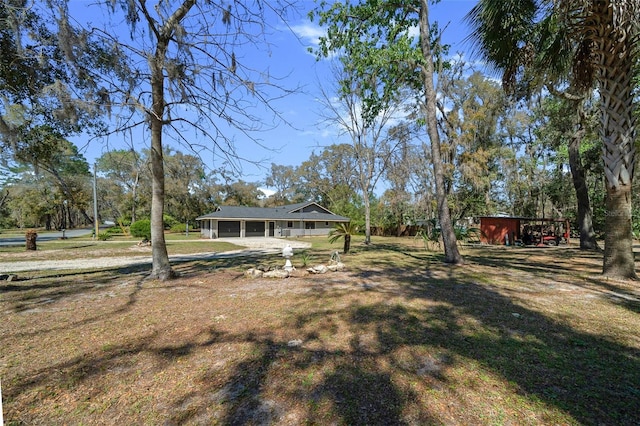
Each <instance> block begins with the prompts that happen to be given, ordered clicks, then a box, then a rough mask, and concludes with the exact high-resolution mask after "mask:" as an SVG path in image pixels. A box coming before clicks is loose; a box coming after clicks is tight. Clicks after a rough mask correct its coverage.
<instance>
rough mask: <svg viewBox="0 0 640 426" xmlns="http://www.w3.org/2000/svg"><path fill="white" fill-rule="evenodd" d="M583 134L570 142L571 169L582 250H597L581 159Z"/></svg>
mask: <svg viewBox="0 0 640 426" xmlns="http://www.w3.org/2000/svg"><path fill="white" fill-rule="evenodd" d="M582 136H583V132H581V131H580V132H576V133H575V134H574V135H573V136H572V138H571V142H569V168H570V169H571V176H572V177H573V187H574V189H575V190H576V199H577V200H578V227H579V228H580V249H581V250H596V249H598V243H597V242H596V233H595V231H594V230H593V215H592V213H591V203H590V201H589V189H588V188H587V178H586V172H585V170H584V167H583V166H582V159H581V158H580V139H581V138H582Z"/></svg>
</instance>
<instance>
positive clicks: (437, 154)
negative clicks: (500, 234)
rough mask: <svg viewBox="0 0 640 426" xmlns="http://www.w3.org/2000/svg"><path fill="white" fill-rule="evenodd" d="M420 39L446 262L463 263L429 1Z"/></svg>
mask: <svg viewBox="0 0 640 426" xmlns="http://www.w3.org/2000/svg"><path fill="white" fill-rule="evenodd" d="M420 40H421V49H422V55H423V57H424V64H423V66H422V79H423V82H424V91H425V103H424V105H423V109H424V114H425V119H426V123H427V132H428V133H429V139H430V140H431V161H432V164H433V174H434V177H435V184H436V198H437V203H438V219H439V220H440V229H441V232H442V242H443V244H444V260H445V262H447V263H452V264H462V263H463V259H462V255H461V254H460V251H459V250H458V244H457V241H456V234H455V232H454V229H453V223H452V221H451V212H450V211H449V204H447V194H446V190H445V184H444V168H443V167H442V156H441V149H440V135H439V134H438V119H437V116H436V92H435V89H434V80H433V73H434V71H433V57H432V53H431V44H430V28H429V3H428V0H421V1H420Z"/></svg>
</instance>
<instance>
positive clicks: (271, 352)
mask: <svg viewBox="0 0 640 426" xmlns="http://www.w3.org/2000/svg"><path fill="white" fill-rule="evenodd" d="M307 241H311V242H312V243H313V246H312V248H310V249H307V250H297V251H295V254H294V257H293V259H292V261H293V264H294V265H295V266H296V267H297V268H298V269H297V271H296V272H295V273H294V275H293V276H292V277H290V278H288V279H284V280H283V279H278V280H268V279H250V278H246V277H244V276H243V272H244V271H245V270H246V269H247V268H248V267H250V266H253V265H255V264H256V263H264V264H268V265H273V266H278V265H279V266H281V265H282V263H283V260H282V257H281V256H278V255H271V256H265V257H261V258H225V259H215V260H206V261H204V260H201V261H190V262H183V263H179V264H175V265H174V267H175V268H176V270H177V271H178V272H180V274H181V276H180V278H178V279H176V280H173V281H169V282H159V281H154V280H149V279H147V278H146V277H147V276H148V274H149V272H150V271H149V267H148V266H147V267H135V268H133V267H132V268H116V269H112V270H101V271H82V272H79V271H68V272H65V271H55V273H47V272H46V271H42V272H39V273H37V274H31V275H29V274H27V275H25V277H24V279H23V280H19V281H15V282H1V281H0V291H1V292H2V299H0V310H1V311H2V312H3V321H2V322H0V338H1V339H2V340H1V341H2V350H1V351H0V377H1V378H2V391H3V398H4V399H3V402H4V419H5V422H6V423H7V424H9V425H18V424H149V425H156V424H220V425H227V424H247V425H248V424H296V425H297V424H318V425H325V424H337V425H428V424H437V425H443V424H444V425H460V424H464V425H485V424H487V425H507V424H512V425H636V424H640V410H638V401H639V400H640V339H639V336H640V334H639V330H640V288H639V287H638V284H637V283H635V282H627V281H615V280H605V279H603V278H602V277H601V276H600V275H599V271H600V269H601V265H602V257H601V256H602V255H601V254H598V253H588V252H587V253H585V252H581V251H580V250H578V249H577V248H575V247H562V246H561V247H559V248H556V247H553V248H505V247H474V248H472V247H466V248H463V250H462V252H463V255H464V256H465V260H466V263H465V265H463V266H456V267H452V266H449V265H445V264H443V263H442V255H441V254H440V253H434V252H427V251H425V250H424V248H423V247H422V243H421V241H416V240H413V239H401V238H374V239H373V244H371V245H369V246H365V245H364V244H363V243H362V238H360V237H357V238H355V239H354V242H353V245H352V249H353V252H352V253H350V254H348V255H342V256H341V258H342V261H343V262H345V264H346V266H347V270H346V271H345V272H341V273H332V274H326V275H306V274H305V273H304V268H303V267H302V263H301V262H302V259H303V254H304V257H305V258H308V257H311V263H313V264H315V263H326V262H327V261H328V260H329V257H330V256H331V253H332V252H333V251H335V250H340V249H341V247H342V245H341V244H338V243H336V244H333V245H330V244H328V243H327V241H326V238H313V239H308V240H307ZM85 243H89V242H85ZM61 244H62V243H61ZM65 244H66V242H65ZM96 244H97V245H96V246H94V247H93V248H92V249H87V252H92V251H96V250H99V249H102V248H105V250H108V249H106V247H107V246H109V245H112V244H115V245H117V244H120V242H117V243H106V244H100V243H96ZM180 244H183V243H180ZM186 244H188V245H190V246H192V247H194V249H195V247H196V245H197V244H202V243H200V242H197V241H193V242H190V243H186ZM52 247H53V246H52ZM118 247H119V246H118ZM45 248H46V247H45ZM123 249H124V248H122V247H120V248H119V250H123ZM65 250H71V249H58V250H56V249H54V248H51V249H50V250H49V249H47V250H45V249H44V248H43V249H42V253H47V252H50V253H49V254H51V255H53V252H56V251H61V252H65ZM77 250H83V248H79V249H77ZM185 250H186V249H185ZM69 253H76V252H71V251H70V252H69ZM81 254H82V252H77V254H74V256H75V255H78V256H79V255H81ZM109 255H110V254H109Z"/></svg>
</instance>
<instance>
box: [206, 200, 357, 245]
mask: <svg viewBox="0 0 640 426" xmlns="http://www.w3.org/2000/svg"><path fill="white" fill-rule="evenodd" d="M196 220H198V221H200V235H201V237H202V238H228V237H239V238H245V237H298V236H307V235H327V234H328V233H329V231H330V230H331V229H332V228H334V226H335V225H336V224H337V223H344V222H349V221H350V219H349V218H348V217H344V216H339V215H337V214H334V213H332V212H330V211H329V210H327V209H325V208H324V207H322V206H320V205H319V204H317V203H314V202H306V203H298V204H291V205H288V206H281V207H268V208H265V207H243V206H219V207H218V208H217V209H216V211H215V212H213V213H209V214H206V215H204V216H200V217H198V218H196Z"/></svg>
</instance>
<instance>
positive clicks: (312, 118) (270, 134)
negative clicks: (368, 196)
mask: <svg viewBox="0 0 640 426" xmlns="http://www.w3.org/2000/svg"><path fill="white" fill-rule="evenodd" d="M88 4H89V1H87V0H75V1H74V9H75V10H82V9H83V8H82V6H83V5H88ZM296 4H297V5H299V6H300V7H301V9H302V12H301V13H300V16H299V17H298V18H296V19H295V20H292V21H289V22H288V23H287V25H288V27H289V28H287V25H285V24H284V23H272V25H273V27H274V28H277V29H279V30H280V31H278V32H275V33H274V34H273V36H272V38H270V41H271V43H272V48H271V51H270V54H269V55H265V58H264V59H262V60H263V61H265V63H264V64H262V65H264V66H265V67H269V68H270V69H271V71H272V72H273V74H274V75H280V76H286V79H285V80H284V81H283V85H285V86H288V87H297V86H300V87H302V91H301V92H300V93H296V94H294V95H290V96H287V97H286V98H284V99H282V100H280V101H278V102H277V103H276V104H275V107H276V108H277V109H278V110H279V111H280V112H281V114H282V116H283V118H284V119H285V120H287V121H288V122H289V123H291V126H287V125H285V124H281V125H279V126H278V127H277V128H275V129H272V130H270V131H266V132H261V133H260V136H259V137H260V139H261V145H263V146H264V148H263V147H261V146H259V145H257V144H256V143H255V142H254V141H252V140H250V139H249V138H247V137H246V136H244V135H241V134H236V135H233V136H234V137H235V146H236V148H237V151H238V154H239V155H240V156H241V157H244V158H246V159H247V160H251V161H253V162H259V163H260V164H261V166H256V165H254V164H251V163H249V162H241V163H240V164H241V167H242V173H241V178H242V179H243V180H245V181H247V182H259V181H262V180H263V179H264V178H265V175H266V173H267V172H268V170H269V168H270V165H271V163H276V164H281V165H291V166H298V165H300V164H301V163H302V162H303V161H305V160H306V159H308V158H309V155H310V154H311V152H313V151H315V152H320V151H321V149H322V147H324V146H328V145H331V144H333V143H339V142H341V139H340V137H339V134H338V133H339V132H338V130H337V129H336V128H334V127H332V126H331V125H328V124H326V123H321V122H320V120H321V119H320V116H319V114H318V112H319V110H320V108H321V104H320V103H319V101H318V99H319V97H320V91H319V87H318V86H319V84H320V83H322V84H323V85H327V84H329V83H330V81H327V78H328V75H329V74H328V64H327V62H326V61H320V62H318V61H316V58H315V57H314V56H313V55H311V54H310V53H309V52H308V50H307V48H308V47H311V46H313V45H314V42H315V41H316V40H317V38H318V36H319V35H321V34H322V29H321V28H319V27H318V26H317V25H315V24H314V23H311V22H309V21H308V20H307V19H306V11H308V10H310V9H311V8H313V7H314V5H315V3H314V2H312V1H304V2H298V3H296ZM475 4H476V1H469V0H442V1H441V2H440V3H438V4H436V5H433V6H432V7H431V9H430V15H431V21H438V22H439V24H440V27H441V28H443V27H444V26H446V30H445V32H444V34H443V41H444V42H445V43H447V44H450V45H451V53H452V54H456V53H458V52H464V51H467V50H469V45H468V44H467V43H464V42H463V40H464V39H465V37H467V35H468V32H469V30H468V28H467V27H466V25H465V24H464V23H463V18H464V16H465V15H466V14H467V13H468V12H469V10H470V9H471V8H472V7H473V6H474V5H475ZM291 30H293V32H294V33H295V35H294V34H293V33H292V32H291ZM139 139H142V140H140V141H139V144H140V145H139V146H136V149H139V148H143V147H146V146H148V141H145V140H144V139H145V138H142V137H141V138H139ZM72 140H73V141H74V143H76V145H78V147H79V148H80V151H81V153H82V154H83V155H84V156H85V158H86V159H87V160H88V161H89V163H93V162H94V161H95V159H96V158H97V157H99V156H100V155H101V153H102V152H104V151H105V150H107V149H114V148H127V144H126V143H125V142H124V140H121V139H120V138H119V136H117V135H114V136H111V137H110V138H109V139H108V141H107V140H102V141H100V140H93V141H91V142H88V138H87V137H85V136H80V137H77V138H73V139H72ZM344 142H348V141H344ZM165 144H169V145H171V146H174V145H173V144H172V143H171V141H170V140H168V139H166V138H165ZM174 148H175V149H177V150H179V151H182V152H184V153H188V152H189V151H188V149H187V148H185V147H181V146H178V145H175V146H174ZM207 155H208V154H204V155H203V157H206V156H207ZM203 160H204V161H205V164H207V166H209V167H212V168H213V167H217V166H219V165H220V164H219V160H215V159H213V157H211V158H203ZM216 162H218V163H217V164H216Z"/></svg>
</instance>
